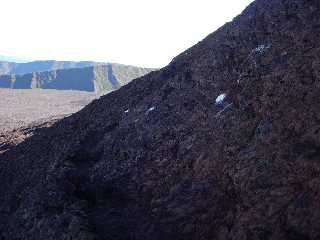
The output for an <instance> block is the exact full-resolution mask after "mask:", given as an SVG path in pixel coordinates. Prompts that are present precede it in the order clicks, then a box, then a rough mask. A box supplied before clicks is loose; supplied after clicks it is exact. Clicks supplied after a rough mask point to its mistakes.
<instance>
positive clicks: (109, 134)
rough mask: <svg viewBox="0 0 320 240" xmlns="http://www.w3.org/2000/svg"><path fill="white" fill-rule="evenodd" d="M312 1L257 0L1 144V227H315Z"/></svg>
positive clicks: (195, 230)
mask: <svg viewBox="0 0 320 240" xmlns="http://www.w3.org/2000/svg"><path fill="white" fill-rule="evenodd" d="M319 31H320V6H319V1H316V0H290V1H289V0H257V1H255V2H254V3H252V4H251V5H250V6H249V7H248V8H247V9H246V10H245V11H244V12H243V13H242V15H240V16H238V17H237V18H235V19H234V21H233V22H231V23H227V24H226V25H225V26H223V27H222V28H220V29H219V30H218V31H216V32H215V33H213V34H211V35H209V36H208V37H207V38H206V39H204V40H203V41H202V42H200V43H199V44H197V45H196V46H194V47H192V48H191V49H189V50H187V51H186V52H184V53H182V54H181V55H179V56H178V57H176V58H175V59H174V61H173V62H172V63H171V64H170V65H169V66H167V67H166V68H164V69H162V70H160V71H158V72H152V73H150V74H148V75H146V76H144V77H142V78H140V79H137V80H135V81H133V82H131V83H129V84H128V85H126V86H125V87H123V88H121V89H120V90H118V91H115V92H112V93H110V94H108V95H106V96H104V97H102V98H101V99H100V100H98V101H94V102H92V103H91V104H90V105H88V106H87V107H86V108H84V109H83V110H81V111H80V112H78V113H76V114H74V115H72V116H70V117H68V118H65V119H63V120H62V121H59V122H58V123H56V124H55V125H54V126H53V127H51V128H48V129H39V130H36V131H35V132H34V136H32V137H30V138H28V139H27V140H26V141H24V142H23V143H21V144H20V145H18V146H17V147H14V148H12V149H11V150H10V151H7V152H5V153H4V154H2V155H0V158H1V159H0V169H1V170H0V181H1V184H2V185H1V188H0V213H1V218H0V232H1V234H2V238H3V239H159V240H160V239H194V240H201V239H208V240H209V239H219V240H225V239H233V240H238V239H240V240H241V239H248V240H249V239H263V240H267V239H268V240H277V239H290V240H292V239H319V237H320V225H319V222H320V194H319V193H320V163H319V160H320V135H319V134H320V127H319V123H320V111H319V109H320V101H319V90H320V70H319V69H320V67H319V66H320V65H319V64H320V58H319V56H320V44H319V43H320V35H319V34H318V33H319Z"/></svg>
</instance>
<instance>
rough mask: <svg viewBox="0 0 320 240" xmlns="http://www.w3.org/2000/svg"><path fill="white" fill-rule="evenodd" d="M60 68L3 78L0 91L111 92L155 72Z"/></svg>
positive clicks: (101, 67) (120, 67)
mask: <svg viewBox="0 0 320 240" xmlns="http://www.w3.org/2000/svg"><path fill="white" fill-rule="evenodd" d="M59 66H60V65H57V66H56V67H59ZM60 67H61V68H62V69H57V70H52V71H45V72H41V71H39V70H38V71H36V72H32V73H27V74H24V75H15V74H13V75H2V76H0V88H13V89H35V88H41V89H57V90H78V91H89V92H102V91H112V90H115V89H118V88H120V87H121V86H123V85H125V84H127V83H128V82H130V81H131V80H133V79H135V78H138V77H141V76H143V75H145V74H147V73H149V72H151V71H152V70H154V69H150V68H139V67H133V66H127V65H122V64H115V63H112V64H104V65H94V66H89V67H82V68H81V67H77V68H67V69H64V66H63V65H61V66H60Z"/></svg>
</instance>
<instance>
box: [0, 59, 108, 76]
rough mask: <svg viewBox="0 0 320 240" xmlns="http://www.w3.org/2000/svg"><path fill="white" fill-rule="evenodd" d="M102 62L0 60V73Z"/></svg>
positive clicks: (90, 64) (21, 73)
mask: <svg viewBox="0 0 320 240" xmlns="http://www.w3.org/2000/svg"><path fill="white" fill-rule="evenodd" d="M102 64H103V63H98V62H90V61H82V62H71V61H54V60H48V61H33V62H27V63H15V62H6V61H0V74H1V75H4V74H7V75H10V74H18V75H23V74H26V73H33V72H45V71H51V70H58V69H69V68H83V67H90V66H95V65H102Z"/></svg>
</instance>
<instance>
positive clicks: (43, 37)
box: [0, 0, 252, 67]
mask: <svg viewBox="0 0 320 240" xmlns="http://www.w3.org/2000/svg"><path fill="white" fill-rule="evenodd" d="M251 2H252V0H223V1H215V0H161V1H160V0H157V1H155V0H0V9H1V13H0V22H1V23H2V24H1V38H0V55H6V56H15V57H22V58H27V59H31V60H35V59H39V60H42V59H43V60H44V59H50V60H51V59H54V60H72V61H80V60H92V61H101V62H117V63H123V64H129V65H135V66H141V67H163V66H165V65H167V64H168V63H169V62H170V61H171V60H172V59H173V58H174V57H175V56H176V55H178V54H179V53H181V52H183V51H184V50H186V49H188V48H189V47H191V46H193V45H194V44H196V43H197V42H199V41H201V40H202V39H203V38H205V37H206V36H207V35H209V34H210V33H211V32H213V31H215V30H216V29H217V28H219V27H220V26H222V25H223V24H224V23H226V22H228V21H231V20H232V19H233V18H234V17H235V16H237V15H238V14H240V13H241V12H242V11H243V10H244V8H245V7H246V6H247V5H249V4H250V3H251Z"/></svg>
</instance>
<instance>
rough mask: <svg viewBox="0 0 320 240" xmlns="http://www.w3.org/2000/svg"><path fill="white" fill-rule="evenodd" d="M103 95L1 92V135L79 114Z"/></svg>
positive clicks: (68, 92)
mask: <svg viewBox="0 0 320 240" xmlns="http://www.w3.org/2000/svg"><path fill="white" fill-rule="evenodd" d="M101 95H103V94H101V93H99V94H97V93H90V92H81V91H61V90H43V89H27V90H20V89H0V132H4V131H11V130H13V129H16V128H20V127H24V126H26V125H29V124H32V123H34V122H38V121H46V120H47V119H48V120H50V119H56V118H62V117H64V116H66V115H69V114H71V113H74V112H77V111H79V110H80V109H81V108H83V107H84V106H86V105H87V104H88V103H90V102H91V101H92V100H93V99H96V98H99V97H100V96H101Z"/></svg>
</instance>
